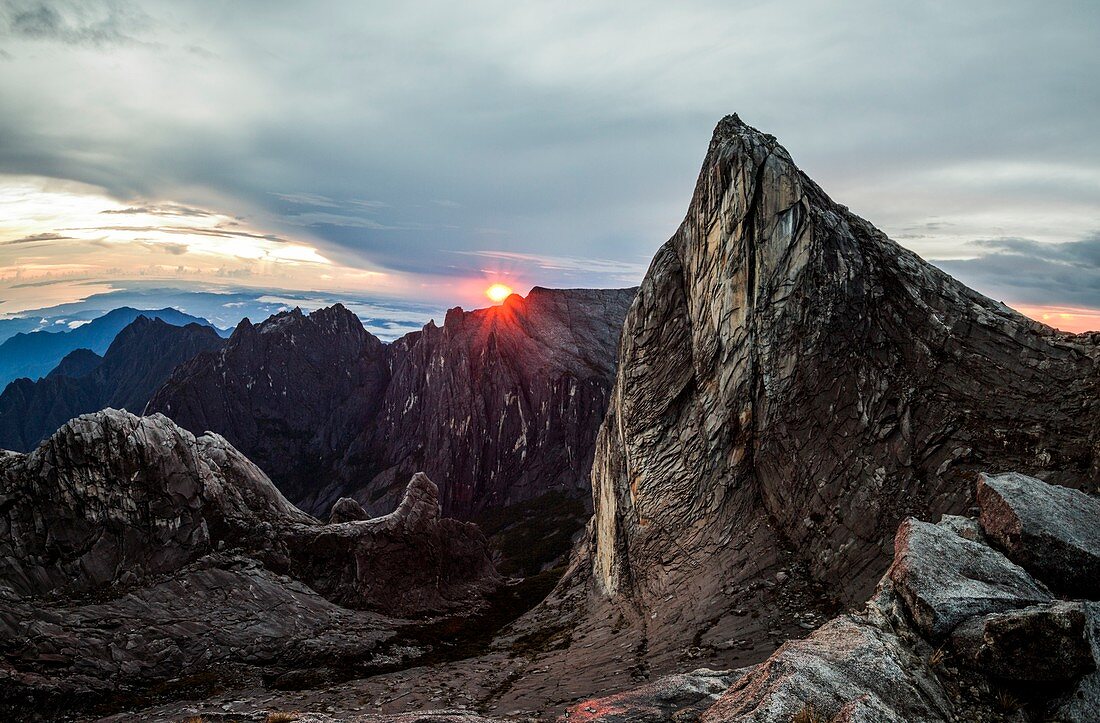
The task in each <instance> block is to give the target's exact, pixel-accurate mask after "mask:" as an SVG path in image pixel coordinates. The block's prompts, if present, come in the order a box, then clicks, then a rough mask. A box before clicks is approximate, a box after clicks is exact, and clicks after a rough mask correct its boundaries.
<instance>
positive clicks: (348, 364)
mask: <svg viewBox="0 0 1100 723" xmlns="http://www.w3.org/2000/svg"><path fill="white" fill-rule="evenodd" d="M388 377H389V372H388V369H387V366H386V350H385V346H384V345H383V344H382V342H380V341H379V340H378V339H377V338H375V337H374V336H373V335H372V334H370V333H368V332H367V330H366V329H364V328H363V324H362V322H360V321H359V318H358V317H357V316H355V314H353V313H352V312H351V311H349V310H348V309H346V308H345V307H343V306H342V305H340V304H336V305H335V306H332V307H329V308H327V309H320V310H318V311H315V312H313V313H312V314H309V315H306V314H303V313H302V311H301V309H294V310H293V311H287V312H283V313H280V314H276V315H275V316H272V317H271V318H270V319H268V320H267V321H264V322H263V323H261V324H257V325H253V324H251V323H249V322H248V320H247V319H246V320H244V321H242V322H241V323H240V324H238V325H237V328H236V329H235V330H234V332H233V335H232V336H231V337H230V338H229V341H228V343H227V344H226V346H225V348H224V349H222V350H221V351H220V352H218V353H217V354H207V355H203V356H200V357H198V358H196V359H194V360H192V361H191V362H190V363H188V364H185V365H183V366H181V367H180V368H178V369H177V370H176V371H175V373H174V374H172V376H171V378H169V379H168V381H167V382H165V384H164V385H163V386H162V387H161V388H160V389H159V390H157V392H156V393H155V394H154V395H153V396H152V398H151V399H150V400H149V404H148V406H147V407H146V413H147V414H148V413H153V412H161V413H163V414H165V415H166V416H168V417H170V418H171V419H173V420H174V421H175V422H176V423H177V424H179V425H180V426H182V427H184V428H185V429H188V430H191V431H192V432H194V433H195V434H201V433H203V432H206V431H212V432H216V433H218V434H221V435H222V436H224V437H225V438H226V439H228V440H229V441H230V442H231V443H232V444H233V446H234V447H236V448H238V449H240V450H241V451H242V452H243V453H244V454H245V455H246V456H247V457H248V458H249V459H251V460H252V461H253V462H255V463H256V464H257V465H259V466H260V467H261V468H262V469H263V470H265V471H266V472H267V473H268V474H270V475H271V476H272V478H273V479H274V480H275V481H276V483H277V484H278V485H279V488H280V489H281V490H282V491H283V493H284V494H286V495H287V497H288V498H290V499H291V500H293V501H294V502H297V503H301V502H303V500H306V499H307V498H309V497H310V495H312V494H313V493H314V491H315V490H316V488H317V486H318V485H319V484H325V483H326V481H327V478H328V477H329V476H330V475H331V474H333V470H337V469H345V468H357V467H360V466H363V465H367V466H368V467H369V463H370V457H369V455H367V454H366V452H367V450H365V449H364V448H363V447H362V446H361V444H356V443H354V442H355V440H356V439H357V438H358V436H359V434H360V432H361V430H363V429H365V428H368V427H369V426H370V425H371V424H372V420H373V419H374V417H375V415H376V414H377V411H378V406H379V403H380V401H381V397H382V394H383V391H384V389H385V387H386V383H387V380H388ZM414 471H416V470H414ZM334 501H335V498H334V499H332V500H329V501H328V502H327V504H325V505H322V506H312V507H311V506H309V505H306V506H305V507H303V509H307V510H308V511H310V512H314V513H316V514H322V513H326V512H328V511H329V509H328V508H329V507H330V506H331V504H332V502H334ZM300 506H301V504H300ZM391 509H392V506H391Z"/></svg>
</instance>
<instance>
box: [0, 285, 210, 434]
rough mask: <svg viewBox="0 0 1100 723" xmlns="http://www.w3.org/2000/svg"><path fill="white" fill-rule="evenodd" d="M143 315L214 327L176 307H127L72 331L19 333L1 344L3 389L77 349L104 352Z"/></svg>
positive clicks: (47, 369) (45, 369)
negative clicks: (121, 332)
mask: <svg viewBox="0 0 1100 723" xmlns="http://www.w3.org/2000/svg"><path fill="white" fill-rule="evenodd" d="M139 316H146V317H149V318H155V319H161V320H162V321H164V322H166V323H168V324H173V325H175V326H183V325H185V324H200V325H202V326H209V327H211V328H214V327H213V325H211V324H210V322H208V321H207V320H206V319H202V318H200V317H197V316H191V315H190V314H185V313H183V312H181V311H177V310H176V309H171V308H166V309H152V310H149V309H145V310H143V309H134V308H132V307H129V306H124V307H121V308H118V309H114V310H113V311H109V312H107V313H106V314H104V315H103V316H100V317H98V318H96V319H93V320H91V321H89V322H87V323H86V324H82V325H80V326H78V327H76V328H75V329H72V330H70V331H44V330H43V331H34V332H30V333H18V334H15V335H14V336H12V337H10V338H9V339H6V340H5V341H4V342H3V343H2V344H0V388H3V387H5V386H7V384H9V383H10V382H12V381H14V380H16V379H19V378H22V377H27V378H28V379H32V380H34V379H39V378H41V377H44V376H46V375H47V374H49V373H50V371H51V370H53V368H54V367H56V366H57V365H58V364H60V363H61V360H62V359H64V358H65V356H66V355H67V354H69V352H72V351H75V350H77V349H87V350H89V351H92V352H94V353H96V354H103V353H104V352H105V351H107V348H108V347H109V346H110V345H111V342H112V341H114V339H115V337H116V336H117V335H118V333H119V332H120V331H122V329H123V328H124V327H126V326H127V325H128V324H130V323H131V322H133V321H134V319H136V318H138V317H139ZM62 421H64V420H62ZM50 431H51V432H52V431H53V430H50Z"/></svg>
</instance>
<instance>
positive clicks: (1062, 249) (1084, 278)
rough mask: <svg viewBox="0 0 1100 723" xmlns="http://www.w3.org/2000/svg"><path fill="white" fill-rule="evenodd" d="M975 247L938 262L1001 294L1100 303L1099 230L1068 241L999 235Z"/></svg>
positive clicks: (1020, 299)
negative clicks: (972, 255)
mask: <svg viewBox="0 0 1100 723" xmlns="http://www.w3.org/2000/svg"><path fill="white" fill-rule="evenodd" d="M973 247H974V248H975V250H978V251H980V254H979V255H978V256H976V257H975V258H972V259H964V260H951V261H936V262H935V263H936V265H937V266H939V267H941V268H943V269H944V270H945V271H947V272H948V273H951V274H953V275H954V276H956V277H958V278H959V279H961V280H962V281H964V282H966V283H969V284H971V285H973V286H977V287H979V288H983V289H986V290H987V291H988V293H990V294H991V295H994V296H996V297H997V298H999V299H1002V300H1007V301H1011V302H1014V303H1020V304H1038V305H1059V306H1076V307H1085V308H1100V231H1098V232H1094V233H1092V234H1089V235H1088V236H1086V237H1085V238H1083V239H1081V240H1080V241H1071V242H1066V243H1057V244H1048V243H1039V242H1037V241H1034V240H1032V239H1025V238H997V239H985V240H980V241H975V242H974V244H973Z"/></svg>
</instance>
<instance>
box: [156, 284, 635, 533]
mask: <svg viewBox="0 0 1100 723" xmlns="http://www.w3.org/2000/svg"><path fill="white" fill-rule="evenodd" d="M633 293H634V291H633V290H632V289H626V290H584V289H566V290H550V289H540V288H535V289H532V290H531V293H530V294H529V295H528V296H527V298H521V297H519V296H515V295H514V296H512V297H511V298H509V299H508V300H507V301H506V302H505V303H504V304H503V305H501V306H497V307H491V308H487V309H480V310H477V311H470V312H466V311H463V310H462V309H458V308H456V309H452V310H450V311H449V312H448V313H447V318H446V321H445V323H444V325H443V326H442V327H439V326H436V325H435V324H434V323H429V324H428V325H427V326H425V327H424V329H423V330H421V331H419V332H414V333H412V334H408V335H406V336H404V337H402V338H401V339H399V340H397V341H396V342H394V343H393V344H391V345H388V346H383V345H382V344H381V342H378V340H377V339H375V338H374V337H373V336H371V335H370V334H369V333H368V332H367V331H366V330H364V329H363V327H362V324H360V322H359V320H358V319H357V318H356V317H355V316H354V314H352V313H351V312H350V311H348V310H346V309H344V308H343V307H341V306H339V305H337V306H334V307H332V308H330V309H322V310H320V311H316V312H313V313H312V314H309V315H308V316H307V315H304V314H302V313H301V312H300V311H297V310H295V311H293V312H287V313H284V314H279V315H276V316H274V317H272V318H271V319H268V320H267V321H265V322H263V323H261V324H258V325H256V326H253V325H251V324H247V323H242V324H241V325H240V326H239V327H238V329H237V331H236V332H235V333H234V335H233V337H232V338H231V339H230V342H229V345H228V346H227V347H226V349H225V350H224V351H223V352H222V353H220V354H219V355H216V356H208V357H203V358H200V359H196V360H195V361H194V362H193V363H191V364H189V365H186V366H184V367H183V368H181V369H180V370H179V371H178V372H177V373H176V374H175V375H173V377H172V379H170V380H169V381H168V382H167V383H166V384H165V385H164V387H163V388H162V389H161V390H160V391H159V392H158V393H157V394H156V395H155V396H154V398H153V399H152V400H151V401H150V403H149V407H148V409H149V411H159V412H163V413H164V414H166V415H168V416H169V417H171V418H172V419H174V420H175V421H176V422H177V423H179V424H180V425H181V426H183V427H185V428H187V429H190V430H192V431H194V432H196V433H198V432H201V431H205V430H212V431H215V432H218V433H220V434H223V435H224V436H225V437H226V438H227V439H229V440H230V441H231V442H232V443H233V444H234V445H235V446H237V447H238V448H240V449H241V450H242V451H244V452H245V453H246V454H247V455H248V456H249V457H250V458H251V459H254V460H255V461H256V462H257V463H258V464H259V465H260V466H261V467H263V469H265V470H267V471H268V472H269V473H270V474H271V475H272V478H273V479H274V480H275V481H276V483H277V484H278V485H279V486H280V488H281V489H282V490H283V491H284V492H285V493H286V494H287V496H288V497H289V498H290V499H292V500H293V501H294V502H296V503H297V504H299V505H300V506H302V507H303V509H306V510H308V511H311V512H314V513H317V514H321V513H322V512H327V511H328V510H329V509H330V508H331V507H332V505H333V503H335V502H336V501H337V500H338V499H339V498H340V497H341V496H349V497H353V498H354V499H355V500H357V501H358V502H359V503H360V504H361V505H362V506H363V507H364V508H365V509H366V510H368V511H369V512H372V513H378V512H382V511H385V510H389V509H392V508H393V507H394V505H396V504H397V503H398V502H399V501H400V498H401V495H402V492H403V490H404V483H405V480H407V479H408V478H409V476H410V475H412V474H413V473H415V472H418V471H424V472H426V473H427V474H428V475H429V476H430V477H431V478H432V479H434V480H436V481H437V482H438V483H439V485H440V491H441V502H442V505H443V511H444V513H445V514H448V515H453V516H458V517H464V518H469V517H471V516H474V515H476V514H477V513H479V512H481V511H484V510H486V509H495V508H500V507H505V506H508V505H512V504H515V503H517V502H521V501H524V500H529V499H532V498H535V497H539V496H540V495H544V494H546V493H548V492H551V491H558V492H566V493H568V494H571V495H583V496H584V497H585V498H587V492H588V474H589V469H590V467H591V459H592V451H593V444H594V440H595V437H596V430H597V429H598V428H599V424H600V422H601V420H602V419H603V413H604V410H605V409H606V407H607V399H608V394H609V391H610V387H611V380H612V378H613V375H614V363H615V346H616V343H617V340H618V335H619V329H620V327H621V325H622V319H623V316H624V315H625V314H626V309H627V307H628V306H629V304H630V300H631V298H632V297H633Z"/></svg>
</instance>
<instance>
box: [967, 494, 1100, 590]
mask: <svg viewBox="0 0 1100 723" xmlns="http://www.w3.org/2000/svg"><path fill="white" fill-rule="evenodd" d="M978 504H979V505H980V506H981V509H982V515H981V524H982V528H983V529H984V530H985V533H986V534H987V535H989V536H990V537H991V538H992V539H993V541H994V542H995V543H996V544H997V546H998V547H1000V548H1001V549H1003V550H1005V552H1006V553H1007V554H1008V555H1009V556H1010V557H1012V558H1013V559H1015V560H1018V561H1019V563H1020V564H1021V565H1023V566H1024V567H1025V568H1027V569H1028V570H1030V571H1031V572H1032V573H1033V574H1035V576H1036V577H1038V578H1039V579H1041V580H1043V581H1045V582H1046V583H1047V584H1048V585H1050V586H1051V587H1054V588H1057V589H1059V590H1062V591H1065V592H1067V593H1069V594H1077V595H1079V596H1084V597H1091V598H1096V597H1100V500H1097V499H1096V498H1095V497H1091V496H1089V495H1087V494H1084V493H1082V492H1080V491H1079V490H1075V489H1069V488H1067V487H1059V486H1057V485H1050V484H1046V483H1044V482H1042V481H1041V480H1037V479H1035V478H1033V477H1027V476H1026V475H1022V474H1016V473H1009V474H1001V475H982V477H981V480H980V481H979V483H978Z"/></svg>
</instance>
